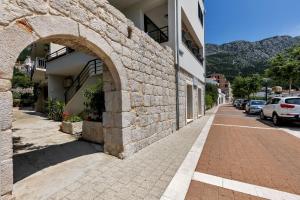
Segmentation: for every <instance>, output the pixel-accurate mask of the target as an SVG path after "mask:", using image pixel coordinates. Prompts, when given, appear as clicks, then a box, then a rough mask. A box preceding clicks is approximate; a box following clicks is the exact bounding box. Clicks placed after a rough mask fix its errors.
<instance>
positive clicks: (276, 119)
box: [272, 113, 280, 126]
mask: <svg viewBox="0 0 300 200" xmlns="http://www.w3.org/2000/svg"><path fill="white" fill-rule="evenodd" d="M272 121H273V124H274V125H275V126H279V125H280V118H279V117H278V115H277V114H276V113H274V114H273V117H272Z"/></svg>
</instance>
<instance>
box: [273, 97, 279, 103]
mask: <svg viewBox="0 0 300 200" xmlns="http://www.w3.org/2000/svg"><path fill="white" fill-rule="evenodd" d="M279 101H280V99H277V98H274V99H272V102H271V104H278V103H279Z"/></svg>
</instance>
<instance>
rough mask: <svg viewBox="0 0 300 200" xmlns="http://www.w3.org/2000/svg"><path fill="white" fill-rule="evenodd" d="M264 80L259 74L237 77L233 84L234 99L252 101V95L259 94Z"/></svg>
mask: <svg viewBox="0 0 300 200" xmlns="http://www.w3.org/2000/svg"><path fill="white" fill-rule="evenodd" d="M261 82H262V79H261V77H260V76H259V75H258V74H253V75H251V76H247V77H242V76H237V77H236V78H235V79H234V81H233V84H232V93H233V96H234V97H236V98H237V97H240V98H245V97H247V98H248V99H250V95H251V94H254V93H256V92H258V91H259V90H260V88H261Z"/></svg>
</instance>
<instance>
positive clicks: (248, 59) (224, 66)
mask: <svg viewBox="0 0 300 200" xmlns="http://www.w3.org/2000/svg"><path fill="white" fill-rule="evenodd" d="M296 45H300V36H298V37H291V36H275V37H271V38H267V39H264V40H261V41H257V42H249V41H234V42H230V43H226V44H222V45H216V44H206V69H207V75H209V74H211V73H214V72H216V73H222V74H224V75H225V76H226V78H227V79H228V80H230V81H232V80H233V79H234V77H235V76H237V75H239V74H240V75H249V74H253V73H262V72H264V70H265V69H266V68H267V63H268V60H269V59H270V58H272V57H274V56H275V55H276V54H278V53H281V52H283V51H284V50H286V49H288V48H291V47H293V46H296Z"/></svg>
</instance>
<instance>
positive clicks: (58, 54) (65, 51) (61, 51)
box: [46, 47, 74, 62]
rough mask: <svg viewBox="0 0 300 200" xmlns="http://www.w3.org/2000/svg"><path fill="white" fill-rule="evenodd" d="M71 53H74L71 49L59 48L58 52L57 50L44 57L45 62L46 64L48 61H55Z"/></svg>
mask: <svg viewBox="0 0 300 200" xmlns="http://www.w3.org/2000/svg"><path fill="white" fill-rule="evenodd" d="M72 52H74V50H73V49H71V48H69V47H63V48H61V49H59V50H57V51H55V52H53V53H51V54H49V55H47V56H46V60H47V62H49V61H52V60H55V59H57V58H60V57H62V56H64V55H67V54H70V53H72Z"/></svg>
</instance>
